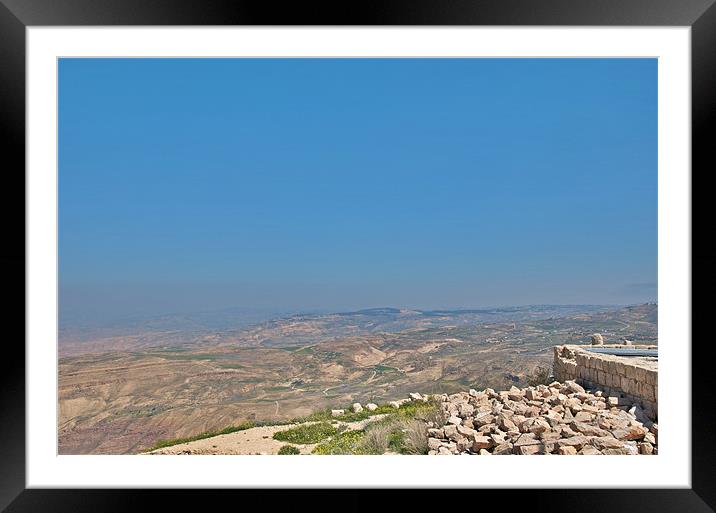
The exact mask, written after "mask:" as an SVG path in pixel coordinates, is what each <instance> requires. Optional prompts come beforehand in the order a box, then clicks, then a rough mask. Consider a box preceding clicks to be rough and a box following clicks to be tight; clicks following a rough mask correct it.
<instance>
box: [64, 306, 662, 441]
mask: <svg viewBox="0 0 716 513" xmlns="http://www.w3.org/2000/svg"><path fill="white" fill-rule="evenodd" d="M237 325H239V323H238V322H237ZM163 328H164V327H163ZM594 332H599V333H601V334H602V335H603V336H604V338H605V341H606V342H611V343H620V342H621V341H623V340H624V339H628V340H633V341H635V343H640V344H657V306H656V304H653V303H648V304H642V305H637V306H629V307H615V306H530V307H513V308H493V309H478V310H442V311H417V310H404V309H394V308H377V309H371V310H360V311H356V312H346V313H333V314H304V315H286V316H280V317H278V318H274V319H271V320H268V321H263V322H257V323H253V324H249V325H244V326H241V327H238V328H235V329H209V328H206V327H195V328H193V329H175V330H170V329H157V328H156V327H154V328H145V329H142V328H141V326H137V327H133V329H132V330H130V331H129V332H124V333H121V334H111V333H101V334H97V335H96V336H94V337H91V336H89V337H88V336H84V337H82V338H79V337H77V338H73V337H72V336H70V335H64V336H61V338H60V344H59V353H60V354H59V356H60V358H59V398H58V399H59V419H58V422H59V425H58V428H59V452H60V454H131V453H138V452H142V451H144V450H147V449H148V448H150V447H152V445H153V444H155V443H156V442H157V441H158V440H162V439H169V438H177V437H187V436H193V435H196V434H198V433H202V432H206V431H211V430H217V429H222V428H224V427H226V426H231V425H236V424H237V423H240V422H243V421H250V420H257V421H288V420H290V419H294V418H297V417H301V416H305V415H308V414H311V413H312V412H315V411H317V410H320V409H322V408H326V407H331V406H333V407H335V406H336V405H349V404H350V403H352V402H355V401H358V402H362V403H365V402H375V403H384V402H386V401H390V400H393V399H396V398H400V397H405V396H406V394H408V393H410V392H413V391H416V390H417V391H420V392H421V393H427V394H438V393H440V394H442V393H453V392H458V391H462V390H467V389H468V388H476V389H482V388H485V387H492V388H495V389H498V390H500V389H509V388H510V387H511V386H512V385H517V386H525V384H526V383H527V380H528V376H529V375H530V374H531V373H533V372H534V371H535V369H538V368H540V367H548V366H550V365H551V362H552V348H553V346H555V345H557V344H570V343H572V344H574V343H584V342H585V341H586V340H588V337H589V335H590V334H592V333H594Z"/></svg>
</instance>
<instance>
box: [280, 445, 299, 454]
mask: <svg viewBox="0 0 716 513" xmlns="http://www.w3.org/2000/svg"><path fill="white" fill-rule="evenodd" d="M278 453H279V454H301V451H299V450H298V447H294V446H293V445H284V446H283V447H281V448H280V449H279V450H278Z"/></svg>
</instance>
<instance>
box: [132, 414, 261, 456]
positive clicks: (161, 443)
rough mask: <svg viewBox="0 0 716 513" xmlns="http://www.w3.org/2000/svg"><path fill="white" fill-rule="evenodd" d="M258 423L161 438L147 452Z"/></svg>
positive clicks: (232, 431) (246, 423)
mask: <svg viewBox="0 0 716 513" xmlns="http://www.w3.org/2000/svg"><path fill="white" fill-rule="evenodd" d="M257 425H258V424H257V423H256V422H251V421H249V422H242V423H241V424H239V425H237V426H229V427H225V428H224V429H220V430H218V431H207V432H205V433H201V434H199V435H194V436H189V437H186V438H172V439H170V440H159V441H158V442H157V443H156V444H154V445H153V446H152V447H150V448H149V449H147V450H146V451H145V452H150V451H155V450H157V449H163V448H164V447H171V446H172V445H178V444H185V443H188V442H194V441H196V440H203V439H205V438H211V437H214V436H219V435H228V434H229V433H235V432H236V431H244V430H246V429H251V428H252V427H256V426H257Z"/></svg>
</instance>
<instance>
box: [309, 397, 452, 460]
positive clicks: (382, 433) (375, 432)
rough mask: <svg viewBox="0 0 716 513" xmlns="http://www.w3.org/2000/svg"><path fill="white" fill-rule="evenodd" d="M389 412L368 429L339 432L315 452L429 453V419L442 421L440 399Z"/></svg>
mask: <svg viewBox="0 0 716 513" xmlns="http://www.w3.org/2000/svg"><path fill="white" fill-rule="evenodd" d="M389 408H390V407H389ZM376 411H377V410H376ZM361 413H363V412H361ZM387 413H388V415H387V416H386V417H385V418H383V419H380V420H378V421H376V422H373V423H371V424H369V425H368V426H367V427H366V428H365V430H362V431H361V430H353V431H345V432H343V433H339V434H338V435H336V436H334V437H332V438H331V439H330V440H328V441H326V442H324V443H322V444H320V445H318V446H316V447H315V449H314V450H313V454H385V453H386V452H387V451H391V452H394V453H398V454H427V452H428V435H427V423H428V422H436V423H442V419H441V418H440V417H441V415H442V414H441V412H440V407H439V405H438V403H436V402H433V401H429V402H427V403H423V402H410V403H407V404H404V405H403V406H401V407H400V409H398V410H396V409H394V408H390V410H389V411H388V412H387Z"/></svg>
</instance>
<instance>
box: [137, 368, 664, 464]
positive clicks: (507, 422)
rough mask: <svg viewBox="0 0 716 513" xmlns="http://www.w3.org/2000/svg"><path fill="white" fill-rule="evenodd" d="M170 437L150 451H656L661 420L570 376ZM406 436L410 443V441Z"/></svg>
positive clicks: (412, 396) (411, 397) (418, 396)
mask: <svg viewBox="0 0 716 513" xmlns="http://www.w3.org/2000/svg"><path fill="white" fill-rule="evenodd" d="M234 429H236V431H234V432H230V433H225V434H220V435H215V436H206V437H199V438H198V439H197V440H188V441H183V440H177V441H175V442H176V443H175V442H172V441H167V442H164V443H162V444H160V445H161V447H159V448H157V449H154V450H152V451H150V453H151V454H175V455H189V454H244V455H249V454H352V455H360V454H428V455H457V454H473V455H537V454H555V455H599V454H602V455H638V454H642V455H650V454H657V453H658V443H657V438H658V425H657V424H656V423H654V422H652V421H650V420H648V419H647V418H645V417H644V414H643V412H642V411H641V410H640V407H639V406H638V405H632V404H630V403H624V400H623V399H622V398H620V397H607V396H605V395H604V394H603V393H602V392H601V391H598V390H595V391H586V390H584V389H583V388H582V387H581V386H580V385H578V384H577V383H575V382H574V381H566V382H564V383H559V382H556V381H555V382H552V383H550V384H549V385H537V386H534V387H526V388H517V387H512V388H511V389H510V390H507V391H501V392H495V391H493V390H492V389H486V390H482V391H476V390H474V389H472V390H470V391H469V392H459V393H455V394H451V395H447V394H439V395H423V394H420V393H415V392H414V393H411V394H410V395H409V397H407V398H403V399H400V400H397V401H390V402H389V403H388V404H385V405H382V406H378V405H377V404H374V403H368V404H367V405H365V407H364V406H363V405H361V404H360V403H354V404H353V405H352V406H351V407H350V408H339V409H330V410H326V411H323V412H318V413H317V414H316V415H313V416H311V417H309V418H308V419H307V420H304V421H301V422H293V423H288V424H278V425H270V426H255V427H248V426H246V427H245V428H241V427H237V428H234ZM406 441H407V442H410V445H408V444H406Z"/></svg>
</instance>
